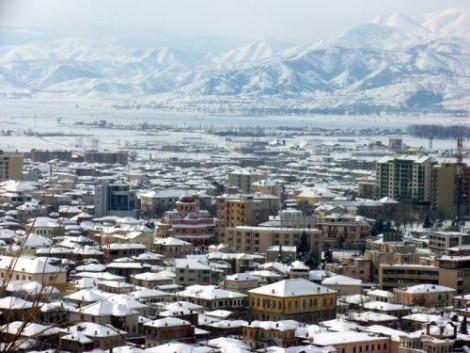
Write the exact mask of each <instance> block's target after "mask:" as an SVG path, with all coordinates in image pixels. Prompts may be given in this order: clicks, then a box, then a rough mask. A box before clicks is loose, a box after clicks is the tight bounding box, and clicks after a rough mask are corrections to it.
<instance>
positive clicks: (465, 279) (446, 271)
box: [437, 252, 470, 294]
mask: <svg viewBox="0 0 470 353" xmlns="http://www.w3.org/2000/svg"><path fill="white" fill-rule="evenodd" d="M437 264H438V267H439V284H440V285H442V286H447V287H451V288H455V289H456V290H457V294H467V293H470V254H465V253H459V252H457V253H453V254H449V255H442V256H440V257H439V259H438V260H437Z"/></svg>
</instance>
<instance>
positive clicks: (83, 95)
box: [0, 10, 470, 114]
mask: <svg viewBox="0 0 470 353" xmlns="http://www.w3.org/2000/svg"><path fill="white" fill-rule="evenodd" d="M11 31H13V30H12V29H10V32H11ZM10 34H11V33H10ZM66 35H67V37H65V38H52V37H50V36H41V35H38V34H37V33H36V32H34V31H30V32H25V31H24V30H23V31H21V32H19V34H18V43H12V42H11V41H10V42H8V43H2V44H1V46H0V97H7V98H23V97H40V98H72V99H77V100H81V99H107V100H115V101H116V104H117V105H120V100H124V99H125V100H126V102H133V104H139V105H150V104H151V105H152V106H155V107H161V108H165V109H178V110H197V111H201V112H209V113H210V112H217V113H237V112H243V113H251V114H268V113H269V114H294V113H297V114H302V113H315V112H321V113H335V114H356V113H361V114H367V113H373V114H376V113H381V112H396V113H413V112H419V113H427V112H436V113H451V114H467V113H468V110H469V109H470V101H469V99H468V97H469V96H470V79H469V73H470V11H467V10H446V11H442V12H438V13H431V14H424V15H419V16H406V15H403V14H397V13H395V14H391V15H389V16H383V17H380V18H377V19H376V20H374V21H372V22H371V23H367V24H363V25H359V26H356V27H353V28H351V29H349V30H348V31H345V32H344V33H339V34H337V35H335V36H332V37H329V38H326V39H324V40H322V41H320V42H317V43H313V44H310V45H302V46H298V45H292V44H290V43H284V42H279V41H276V40H271V39H266V40H260V41H255V42H252V43H246V44H241V45H237V46H235V47H232V48H230V49H226V48H223V46H220V45H219V46H218V48H217V49H214V50H213V51H212V50H210V49H208V43H209V42H210V41H206V42H205V43H204V46H202V44H201V47H200V49H201V50H199V51H196V50H194V48H197V41H195V42H194V43H193V45H192V46H191V50H189V49H188V48H186V49H185V48H181V46H171V45H170V44H166V45H165V46H158V47H149V46H146V47H139V48H132V47H130V46H129V45H123V44H122V43H120V42H119V41H116V40H96V39H90V37H87V38H85V37H81V38H80V37H73V36H71V34H70V33H69V32H67V34H66ZM214 48H215V47H214ZM221 48H222V49H221ZM126 104H127V103H126Z"/></svg>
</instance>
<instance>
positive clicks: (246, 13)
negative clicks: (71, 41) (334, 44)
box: [0, 0, 470, 40]
mask: <svg viewBox="0 0 470 353" xmlns="http://www.w3.org/2000/svg"><path fill="white" fill-rule="evenodd" d="M449 8H467V9H469V8H470V0H393V1H392V0H0V24H1V25H21V26H25V25H62V24H74V25H84V26H86V25H91V24H100V25H107V26H116V27H119V26H121V25H123V24H124V25H132V26H138V27H144V28H148V29H149V30H150V29H157V28H158V29H162V30H165V31H168V32H172V33H175V34H180V35H184V36H204V37H205V36H210V37H231V38H243V39H248V38H253V39H254V38H264V37H270V38H277V39H291V40H292V39H300V40H309V39H320V38H323V37H324V36H326V35H328V34H331V33H335V32H340V31H342V30H345V29H347V28H349V27H351V26H353V25H355V24H358V23H364V22H369V21H371V20H372V19H374V18H375V17H377V16H379V15H383V14H388V13H392V12H402V13H405V14H418V13H425V12H433V11H439V10H443V9H449Z"/></svg>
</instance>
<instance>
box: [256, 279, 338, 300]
mask: <svg viewBox="0 0 470 353" xmlns="http://www.w3.org/2000/svg"><path fill="white" fill-rule="evenodd" d="M249 293H254V294H265V295H269V296H275V297H294V296H296V297H297V296H303V295H314V294H326V293H336V291H334V290H331V289H329V288H327V287H323V286H320V285H318V284H315V283H313V282H310V281H308V280H306V279H303V278H292V279H285V280H282V281H279V282H276V283H272V284H268V285H266V286H263V287H259V288H255V289H251V290H250V291H249Z"/></svg>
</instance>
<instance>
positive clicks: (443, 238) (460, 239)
mask: <svg viewBox="0 0 470 353" xmlns="http://www.w3.org/2000/svg"><path fill="white" fill-rule="evenodd" d="M462 245H470V234H465V233H459V232H446V231H433V232H431V234H429V248H430V249H431V250H432V251H433V252H434V253H436V254H442V253H443V252H444V251H446V250H447V249H450V248H453V247H458V246H462Z"/></svg>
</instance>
